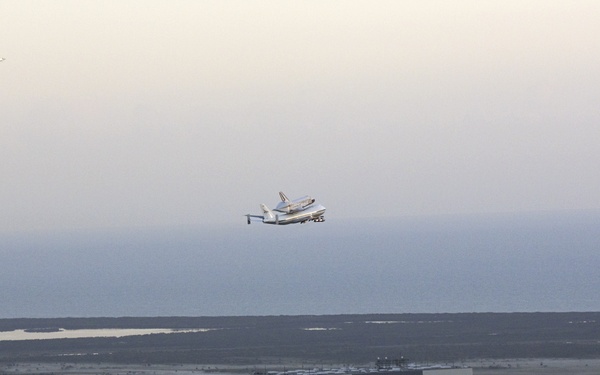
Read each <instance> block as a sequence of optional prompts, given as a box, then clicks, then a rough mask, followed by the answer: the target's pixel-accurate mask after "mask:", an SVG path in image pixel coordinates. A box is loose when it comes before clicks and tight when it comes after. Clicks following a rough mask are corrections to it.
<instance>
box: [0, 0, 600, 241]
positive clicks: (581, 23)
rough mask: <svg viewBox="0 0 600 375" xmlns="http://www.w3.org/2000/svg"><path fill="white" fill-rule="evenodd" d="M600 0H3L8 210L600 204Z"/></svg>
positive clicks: (175, 217) (2, 171)
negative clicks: (295, 203)
mask: <svg viewBox="0 0 600 375" xmlns="http://www.w3.org/2000/svg"><path fill="white" fill-rule="evenodd" d="M599 19H600V2H598V1H577V2H573V1H545V0H544V1H502V2H497V1H452V2H449V1H429V2H427V1H414V2H410V1H390V2H386V1H378V2H371V1H330V2H321V1H303V2H297V1H293V2H292V1H85V2H82V1H51V2H43V1H4V0H0V25H1V32H0V57H5V58H6V60H5V61H3V62H1V63H0V88H1V90H0V159H1V160H2V162H1V163H0V176H1V179H0V207H1V211H2V215H0V230H1V231H21V230H49V229H50V230H53V229H71V228H94V227H130V226H152V225H199V224H204V223H209V222H212V221H215V222H223V223H238V222H239V223H240V225H242V224H244V220H245V219H244V218H243V217H242V216H241V215H242V214H245V213H248V212H255V213H258V212H259V207H258V204H259V203H261V202H264V203H267V204H268V205H274V204H275V203H276V202H277V200H278V195H277V192H278V191H279V190H283V191H285V192H286V193H287V194H288V196H290V197H292V196H301V195H305V194H310V195H313V196H315V197H316V198H318V199H319V200H320V201H321V203H323V204H324V205H325V206H326V207H327V208H328V213H327V217H328V218H329V219H330V220H333V219H335V218H336V217H342V218H347V217H358V216H362V215H364V216H369V217H387V216H401V215H437V214H458V213H487V212H526V211H538V210H565V209H600V173H599V172H598V165H599V164H600V101H599V99H600V68H599V67H600V48H598V37H599V36H600V23H599V22H598V20H599Z"/></svg>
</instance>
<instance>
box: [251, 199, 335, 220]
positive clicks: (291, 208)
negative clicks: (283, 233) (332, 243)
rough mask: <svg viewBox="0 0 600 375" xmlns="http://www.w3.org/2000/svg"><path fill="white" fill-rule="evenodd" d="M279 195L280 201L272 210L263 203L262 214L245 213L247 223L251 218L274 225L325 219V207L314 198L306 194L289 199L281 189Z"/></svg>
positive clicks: (261, 206)
mask: <svg viewBox="0 0 600 375" xmlns="http://www.w3.org/2000/svg"><path fill="white" fill-rule="evenodd" d="M279 197H280V198H281V202H279V203H278V204H277V206H276V207H275V209H274V210H271V209H269V207H267V205H265V204H261V205H260V208H261V209H262V211H263V215H250V214H248V215H246V218H247V219H248V224H250V223H251V222H252V220H253V219H260V220H261V221H262V222H263V223H265V224H275V225H285V224H294V223H302V224H304V223H306V222H309V221H314V222H316V223H321V222H323V221H325V217H324V216H323V214H324V213H325V207H323V206H322V205H320V204H316V203H315V199H314V198H312V197H310V196H308V195H306V196H304V197H301V198H297V199H294V200H290V199H288V197H287V196H286V195H285V194H284V193H283V192H282V191H280V192H279Z"/></svg>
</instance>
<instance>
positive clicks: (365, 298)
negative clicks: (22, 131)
mask: <svg viewBox="0 0 600 375" xmlns="http://www.w3.org/2000/svg"><path fill="white" fill-rule="evenodd" d="M599 270H600V213H597V212H596V213H590V212H587V213H586V212H570V213H564V212H563V213H545V214H528V215H489V216H484V215H481V216H461V217H450V216H448V217H404V218H396V219H379V220H375V219H368V220H341V219H337V220H336V219H335V218H334V217H328V221H326V222H325V223H310V224H306V225H291V226H280V227H277V226H267V225H261V224H259V223H255V224H252V225H246V224H245V221H244V220H240V224H239V225H223V226H211V227H198V228H148V229H131V230H125V229H122V230H103V231H80V232H68V233H67V232H65V233H45V234H39V233H38V234H32V233H29V234H3V235H0V318H13V317H92V316H108V317H116V316H232V315H299V314H315V315H321V314H345V313H348V314H350V313H421V312H425V313H439V312H515V311H519V312H532V311H552V312H560V311H600V298H598V297H597V295H598V290H600V271H599Z"/></svg>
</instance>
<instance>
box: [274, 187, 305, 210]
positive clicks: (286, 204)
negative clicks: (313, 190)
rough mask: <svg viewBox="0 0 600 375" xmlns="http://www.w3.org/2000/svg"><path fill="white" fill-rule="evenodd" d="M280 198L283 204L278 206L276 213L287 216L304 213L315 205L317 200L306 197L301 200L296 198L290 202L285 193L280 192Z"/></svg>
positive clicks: (280, 203)
mask: <svg viewBox="0 0 600 375" xmlns="http://www.w3.org/2000/svg"><path fill="white" fill-rule="evenodd" d="M279 197H280V198H281V202H279V203H278V204H277V207H275V208H274V211H277V212H282V213H285V214H291V213H294V212H299V211H304V210H305V209H306V208H307V207H308V206H310V205H311V204H313V203H315V199H314V198H312V197H310V196H308V195H305V196H304V197H301V198H296V199H294V200H292V201H291V200H289V198H288V197H287V196H286V195H285V194H284V193H283V191H280V192H279Z"/></svg>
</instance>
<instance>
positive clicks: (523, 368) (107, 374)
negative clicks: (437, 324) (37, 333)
mask: <svg viewBox="0 0 600 375" xmlns="http://www.w3.org/2000/svg"><path fill="white" fill-rule="evenodd" d="M296 365H297V366H294V365H293V364H291V363H289V364H287V365H285V366H282V365H272V364H271V365H266V366H265V365H261V366H241V365H238V366H232V365H222V364H212V365H199V364H166V365H165V364H119V363H70V362H63V363H40V362H33V363H28V362H17V363H0V374H21V375H22V374H32V375H33V374H39V375H42V374H87V375H101V374H103V375H120V374H123V375H132V374H135V375H171V374H178V375H192V374H195V375H201V374H205V375H211V374H214V375H239V374H250V373H252V372H253V371H254V370H255V369H256V368H261V369H263V368H266V369H267V370H273V371H277V370H279V371H283V369H284V368H285V369H287V370H288V371H293V370H295V369H300V368H313V367H312V365H309V364H306V363H304V364H296ZM454 365H457V366H465V367H471V368H472V369H473V373H474V374H483V375H504V374H514V375H541V374H566V373H568V374H570V375H592V374H599V373H600V358H586V359H571V358H550V359H549V358H508V359H472V360H466V361H463V362H460V363H459V362H455V363H454ZM317 367H318V366H317ZM322 367H329V366H322ZM333 367H342V366H337V365H333Z"/></svg>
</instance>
